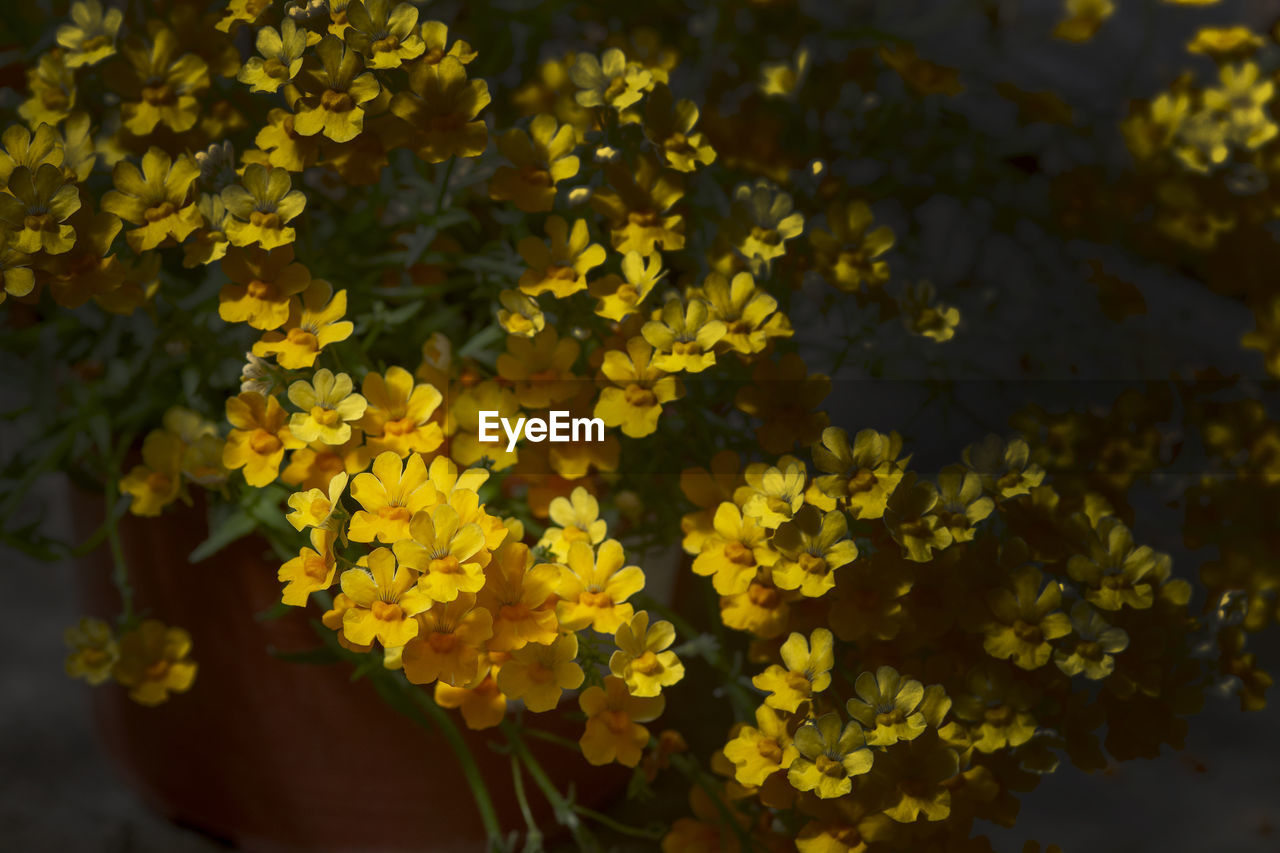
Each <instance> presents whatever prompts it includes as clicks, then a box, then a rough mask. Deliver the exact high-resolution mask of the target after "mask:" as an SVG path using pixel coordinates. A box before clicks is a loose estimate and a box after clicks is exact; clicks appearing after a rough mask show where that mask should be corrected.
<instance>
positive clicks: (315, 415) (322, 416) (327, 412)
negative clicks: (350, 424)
mask: <svg viewBox="0 0 1280 853" xmlns="http://www.w3.org/2000/svg"><path fill="white" fill-rule="evenodd" d="M311 419H312V420H313V421H315V422H316V423H318V424H320V426H326V427H329V426H333V425H334V424H336V423H337V422H338V412H337V410H336V409H326V408H325V407H324V406H312V407H311Z"/></svg>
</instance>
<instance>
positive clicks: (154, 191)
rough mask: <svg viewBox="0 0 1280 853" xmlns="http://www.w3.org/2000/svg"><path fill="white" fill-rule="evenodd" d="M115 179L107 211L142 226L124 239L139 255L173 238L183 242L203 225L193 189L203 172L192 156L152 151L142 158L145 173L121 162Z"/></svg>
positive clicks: (106, 202) (106, 198)
mask: <svg viewBox="0 0 1280 853" xmlns="http://www.w3.org/2000/svg"><path fill="white" fill-rule="evenodd" d="M111 177H112V180H113V181H114V182H115V187H116V188H115V189H113V190H111V191H109V192H108V193H107V194H106V195H104V196H103V197H102V209H103V210H105V211H107V212H108V213H114V214H115V215H116V216H119V217H120V218H121V219H123V220H124V221H126V222H129V223H132V224H133V225H137V226H138V227H137V228H133V229H131V230H130V231H129V232H128V233H127V234H126V235H125V238H126V239H127V240H128V241H129V248H131V249H133V250H134V251H135V252H145V251H147V250H148V249H154V248H156V247H157V246H159V245H160V244H161V243H163V242H164V241H165V240H167V239H169V238H170V237H172V238H173V239H174V240H176V241H177V242H179V243H181V242H182V241H183V240H185V239H187V237H188V236H189V235H190V234H191V232H192V231H195V230H196V229H197V228H199V227H200V225H201V224H202V223H203V221H204V220H203V217H201V215H200V210H199V209H198V208H197V207H196V204H195V202H194V201H193V200H192V199H191V198H190V195H191V185H192V184H194V183H195V181H196V179H197V178H198V177H200V167H199V166H197V165H196V162H195V161H194V160H192V159H191V158H190V157H187V156H185V155H184V156H182V157H179V158H178V159H177V160H176V161H174V160H172V159H171V158H170V157H169V155H168V154H166V153H165V152H164V151H162V150H160V149H159V148H155V147H152V148H149V149H148V150H147V153H146V154H144V155H143V157H142V170H141V171H139V170H138V167H137V166H135V165H133V164H132V163H130V162H128V161H126V160H121V161H120V162H119V163H116V165H115V168H114V169H113V170H112V173H111Z"/></svg>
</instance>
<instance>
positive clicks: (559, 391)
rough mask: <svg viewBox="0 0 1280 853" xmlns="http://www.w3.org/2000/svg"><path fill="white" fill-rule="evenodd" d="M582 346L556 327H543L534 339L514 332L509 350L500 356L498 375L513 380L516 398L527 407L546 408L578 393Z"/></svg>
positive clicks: (511, 381)
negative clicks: (577, 367)
mask: <svg viewBox="0 0 1280 853" xmlns="http://www.w3.org/2000/svg"><path fill="white" fill-rule="evenodd" d="M581 350H582V346H581V345H580V344H579V343H578V342H577V341H575V340H574V339H573V338H571V337H568V336H565V337H563V338H562V337H560V336H558V335H557V334H556V330H555V329H543V330H542V331H541V332H539V333H538V334H536V335H534V336H533V337H532V338H526V337H522V336H519V335H512V336H510V337H508V338H507V351H506V352H504V353H502V354H501V355H499V356H498V360H497V363H496V365H495V366H496V367H497V369H498V375H499V376H500V377H502V378H503V379H504V380H506V381H508V382H510V383H511V385H512V388H513V389H514V390H515V392H516V399H518V400H519V401H520V405H521V406H523V407H524V408H526V409H545V408H547V407H549V406H550V405H551V404H552V403H558V402H562V401H564V400H567V399H568V398H570V397H572V396H573V395H574V394H575V393H576V392H577V383H576V382H575V381H574V380H575V377H574V375H573V363H574V362H575V361H576V360H577V358H578V353H579V352H581Z"/></svg>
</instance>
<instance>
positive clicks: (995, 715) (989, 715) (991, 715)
mask: <svg viewBox="0 0 1280 853" xmlns="http://www.w3.org/2000/svg"><path fill="white" fill-rule="evenodd" d="M982 716H983V719H985V720H986V721H987V722H988V723H991V724H992V725H993V726H1007V725H1009V723H1011V722H1013V709H1012V708H1010V707H1009V706H1008V705H1000V706H999V707H996V708H988V709H987V710H986V711H984V712H983V714H982Z"/></svg>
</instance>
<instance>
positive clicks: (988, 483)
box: [960, 435, 1044, 500]
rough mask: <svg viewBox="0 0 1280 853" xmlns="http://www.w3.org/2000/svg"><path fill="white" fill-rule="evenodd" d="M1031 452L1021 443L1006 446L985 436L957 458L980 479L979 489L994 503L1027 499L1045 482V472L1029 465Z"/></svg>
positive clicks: (991, 437) (998, 440)
mask: <svg viewBox="0 0 1280 853" xmlns="http://www.w3.org/2000/svg"><path fill="white" fill-rule="evenodd" d="M1030 456H1031V448H1030V447H1029V446H1028V445H1027V443H1026V442H1025V441H1023V440H1022V439H1020V438H1018V439H1014V440H1013V441H1010V442H1009V443H1007V444H1006V443H1005V442H1004V441H1003V440H1001V438H1000V437H999V436H997V435H988V436H987V437H986V438H985V439H983V440H982V442H981V443H979V444H973V445H970V446H969V447H966V448H965V449H964V451H963V452H962V453H961V454H960V458H961V459H963V460H964V464H965V466H966V467H968V468H970V469H971V470H973V471H974V472H976V473H977V474H978V475H979V476H980V477H982V487H983V488H984V489H986V490H987V492H988V493H989V494H991V495H994V496H995V497H996V499H997V500H1000V499H1007V498H1014V497H1017V496H1018V495H1027V494H1030V493H1031V490H1032V489H1033V488H1035V487H1036V486H1039V485H1040V484H1041V483H1042V482H1044V469H1043V468H1041V467H1040V466H1039V465H1033V464H1031V463H1030V461H1029V460H1030Z"/></svg>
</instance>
